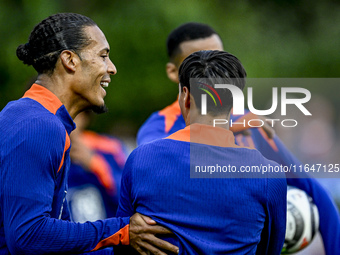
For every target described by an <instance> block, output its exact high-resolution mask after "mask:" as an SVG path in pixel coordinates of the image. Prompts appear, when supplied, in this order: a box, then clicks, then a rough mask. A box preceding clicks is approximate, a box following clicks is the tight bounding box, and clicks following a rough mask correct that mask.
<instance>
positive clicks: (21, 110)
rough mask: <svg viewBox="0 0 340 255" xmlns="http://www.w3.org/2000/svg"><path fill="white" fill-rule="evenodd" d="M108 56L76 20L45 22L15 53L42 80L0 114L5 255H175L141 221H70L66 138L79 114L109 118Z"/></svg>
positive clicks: (0, 235)
mask: <svg viewBox="0 0 340 255" xmlns="http://www.w3.org/2000/svg"><path fill="white" fill-rule="evenodd" d="M109 51H110V47H109V44H108V42H107V40H106V38H105V35H104V34H103V32H102V31H101V30H100V29H99V27H98V26H97V25H96V24H95V22H94V21H92V20H91V19H90V18H88V17H85V16H83V15H79V14H73V13H61V14H56V15H52V16H50V17H48V18H46V19H45V20H43V21H42V22H40V23H39V24H38V25H37V26H36V27H35V28H34V29H33V31H32V32H31V35H30V37H29V41H28V43H26V44H23V45H20V46H19V47H18V49H17V56H18V58H19V59H20V60H22V61H23V62H24V63H25V64H27V65H32V66H33V67H34V68H35V70H36V71H37V72H38V77H37V80H36V81H35V83H34V84H33V85H32V87H31V88H30V89H29V90H28V91H27V92H26V93H25V95H24V96H23V98H21V99H19V100H17V101H13V102H10V103H8V104H7V106H6V107H5V108H4V109H3V110H2V111H1V112H0V123H1V125H0V148H1V150H0V173H1V175H0V208H1V211H0V253H1V254H51V253H53V254H56V253H59V254H65V253H69V252H75V253H79V252H89V251H96V254H98V253H100V254H110V253H112V251H108V250H102V251H97V250H99V249H101V248H104V247H108V246H114V245H118V244H122V245H128V244H129V243H130V244H131V246H133V247H134V248H135V249H137V250H138V251H140V253H141V254H147V253H145V252H144V250H150V251H151V252H152V253H154V254H165V253H163V252H161V251H160V250H159V249H166V250H170V251H173V252H176V251H177V248H176V247H175V246H173V245H170V244H169V243H166V242H164V241H162V240H160V239H158V238H156V237H155V236H154V234H156V233H157V234H168V233H169V231H168V230H166V229H165V228H163V227H161V226H158V225H155V222H154V221H152V220H151V219H150V218H148V217H145V216H142V215H140V214H135V215H133V216H132V217H131V218H129V217H125V218H111V219H106V220H100V221H96V222H86V223H82V224H80V223H74V222H71V221H70V217H69V213H68V209H67V201H66V200H65V197H66V193H67V176H68V171H69V167H70V155H69V153H70V147H71V143H70V138H69V135H70V133H71V131H72V130H73V129H75V124H74V122H73V119H74V118H75V117H76V116H77V114H78V113H80V112H82V111H84V110H87V109H92V110H94V111H96V112H105V111H106V107H105V103H104V97H105V95H106V91H105V88H106V87H108V85H109V83H110V81H111V79H110V76H111V75H114V74H116V72H117V70H116V67H115V66H114V64H113V63H112V62H111V60H110V58H109ZM9 127H10V128H9ZM156 246H157V247H159V248H156Z"/></svg>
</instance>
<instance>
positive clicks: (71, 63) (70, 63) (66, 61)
mask: <svg viewBox="0 0 340 255" xmlns="http://www.w3.org/2000/svg"><path fill="white" fill-rule="evenodd" d="M60 60H61V64H62V65H63V66H64V68H66V69H67V70H69V71H73V72H75V71H76V66H77V64H78V63H79V62H80V58H79V56H78V55H77V54H76V53H75V52H73V51H70V50H64V51H62V52H61V53H60Z"/></svg>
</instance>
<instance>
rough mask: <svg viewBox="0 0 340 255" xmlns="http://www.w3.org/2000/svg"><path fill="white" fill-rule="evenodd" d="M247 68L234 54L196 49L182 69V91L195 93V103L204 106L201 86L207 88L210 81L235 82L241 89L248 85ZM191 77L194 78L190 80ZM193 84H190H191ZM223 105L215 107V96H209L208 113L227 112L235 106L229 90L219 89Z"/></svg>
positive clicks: (214, 82) (180, 78) (210, 83)
mask: <svg viewBox="0 0 340 255" xmlns="http://www.w3.org/2000/svg"><path fill="white" fill-rule="evenodd" d="M246 76H247V74H246V70H245V69H244V67H243V66H242V64H241V62H240V61H239V60H238V58H237V57H235V56H234V55H232V54H230V53H228V52H225V51H218V50H208V51H197V52H194V53H192V54H191V55H189V56H188V57H187V58H186V59H185V60H184V61H183V63H182V64H181V66H180V68H179V81H180V85H181V90H182V91H183V87H187V88H188V90H189V91H190V93H191V94H192V95H193V97H194V100H195V103H196V106H197V107H198V108H200V107H201V94H202V93H205V92H204V91H202V90H200V88H204V89H207V90H209V89H208V88H207V86H205V85H204V84H208V85H209V86H211V87H214V84H217V83H218V84H233V85H236V86H237V87H239V88H240V89H241V90H243V89H244V87H245V78H246ZM191 78H195V79H194V80H191V82H190V79H191ZM190 85H191V86H190ZM216 91H217V93H218V94H219V96H220V98H221V101H222V106H221V105H220V104H219V103H218V104H217V106H215V103H214V101H213V99H211V98H210V97H209V96H208V97H207V112H208V113H209V114H211V115H215V116H216V115H218V114H223V113H226V114H228V113H229V112H230V110H231V108H232V106H233V97H232V94H231V92H230V91H229V89H217V90H216Z"/></svg>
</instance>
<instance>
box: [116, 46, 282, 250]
mask: <svg viewBox="0 0 340 255" xmlns="http://www.w3.org/2000/svg"><path fill="white" fill-rule="evenodd" d="M245 76H246V72H245V70H244V68H243V66H242V65H241V63H240V61H239V60H238V59H237V58H236V57H235V56H233V55H231V54H229V53H227V52H224V51H199V52H195V53H193V54H191V55H190V56H189V57H187V58H186V59H185V60H184V62H183V63H182V65H181V67H180V69H179V77H180V84H179V98H178V101H179V105H180V109H181V113H182V116H183V118H184V120H185V123H186V128H184V129H181V130H179V131H177V132H175V133H173V134H172V135H170V136H168V137H167V138H165V139H158V140H156V141H153V142H150V143H146V144H144V145H141V146H139V147H137V149H136V150H134V151H133V152H132V153H131V155H130V156H129V158H128V161H127V163H126V166H125V168H124V172H123V177H122V190H121V199H120V203H119V208H118V212H117V216H119V217H126V216H130V215H132V214H133V213H135V212H136V211H137V212H140V213H143V214H145V215H149V216H150V217H152V218H153V219H154V220H156V221H157V222H159V223H161V224H162V225H164V226H166V227H168V228H169V229H171V230H172V231H173V233H174V234H175V235H176V237H174V238H173V243H174V244H176V245H177V246H179V252H180V254H191V255H192V254H255V253H256V254H259V255H266V254H268V255H275V254H277V255H278V254H280V253H281V249H282V246H283V242H284V238H285V227H286V205H287V202H286V191H287V184H286V179H285V175H284V173H279V174H275V175H271V174H265V175H263V176H261V177H260V178H259V175H258V174H256V173H255V174H253V173H245V174H243V175H242V174H241V175H237V174H235V175H233V174H230V175H229V178H224V177H225V176H224V177H222V176H220V178H217V177H212V178H209V173H208V175H207V173H202V176H203V177H201V178H191V177H190V173H191V167H195V169H196V167H197V166H216V165H219V166H227V165H232V166H235V169H237V170H235V171H236V172H238V171H240V169H241V167H242V166H244V165H246V166H251V165H258V166H260V164H262V165H271V166H278V165H277V163H275V162H273V161H269V160H267V159H266V158H264V157H263V156H262V155H261V154H260V153H259V152H258V151H257V150H255V149H250V148H246V147H241V146H237V145H235V138H234V135H233V133H232V132H231V131H229V125H228V124H226V125H224V126H222V125H221V126H219V127H214V126H213V121H212V120H213V119H229V115H230V111H231V108H232V104H233V99H232V95H231V92H230V91H229V90H228V89H220V90H219V95H220V97H221V101H222V103H223V106H222V105H218V106H217V107H209V103H208V107H207V109H208V112H207V114H206V115H201V114H200V112H201V110H200V100H201V99H200V94H199V93H197V92H198V91H199V89H200V88H205V87H204V85H201V82H205V80H204V78H211V80H209V82H207V83H208V85H210V86H213V82H214V79H213V78H221V79H220V81H224V82H227V84H234V85H235V86H237V87H238V88H240V89H241V90H243V88H244V86H245V79H244V78H245ZM190 78H200V80H199V82H195V83H194V84H192V83H189V81H190ZM202 78H203V79H202ZM222 79H223V80H222ZM190 85H191V86H190ZM211 102H212V100H211ZM222 175H223V173H222ZM226 175H228V173H226ZM237 177H243V178H237ZM122 254H127V253H122Z"/></svg>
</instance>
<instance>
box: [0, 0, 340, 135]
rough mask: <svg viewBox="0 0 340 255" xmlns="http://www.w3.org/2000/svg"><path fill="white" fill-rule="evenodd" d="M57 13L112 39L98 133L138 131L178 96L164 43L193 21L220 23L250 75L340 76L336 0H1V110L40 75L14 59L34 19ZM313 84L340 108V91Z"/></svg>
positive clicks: (228, 43)
mask: <svg viewBox="0 0 340 255" xmlns="http://www.w3.org/2000/svg"><path fill="white" fill-rule="evenodd" d="M56 12H77V13H81V14H84V15H87V16H89V17H91V18H92V19H93V20H94V21H95V22H96V23H97V24H98V25H99V26H100V27H101V29H102V30H103V31H104V33H105V34H106V36H107V39H108V41H109V43H110V46H111V53H110V57H111V59H112V61H113V62H114V63H115V65H116V66H117V69H118V74H117V75H116V76H114V77H112V82H111V84H110V87H109V88H108V95H107V97H106V102H107V105H108V107H109V109H110V111H109V113H107V114H105V115H103V116H101V117H100V118H99V117H98V118H96V120H95V121H94V122H93V124H92V128H93V129H95V130H97V131H103V132H110V131H112V130H113V129H115V130H116V131H117V129H119V127H122V128H121V129H119V131H120V132H125V133H130V134H135V132H136V130H137V129H138V127H139V126H140V125H141V124H142V123H143V122H144V121H145V119H146V118H147V117H148V116H149V115H150V113H151V112H153V111H155V110H158V109H161V108H163V107H164V106H166V105H167V104H169V103H171V102H173V101H174V100H175V98H176V95H177V92H178V90H177V87H176V86H175V85H174V84H172V83H171V82H170V81H168V79H167V77H166V74H165V64H166V62H167V55H166V48H165V41H166V37H167V35H168V33H169V32H170V31H171V30H172V29H174V28H175V27H177V26H178V25H180V24H182V23H184V22H188V21H197V22H202V23H208V24H210V25H211V26H212V27H214V28H215V29H216V30H217V31H218V32H219V33H220V35H221V37H222V39H223V41H224V46H225V50H227V51H229V52H231V53H233V54H235V55H237V56H238V57H239V58H240V59H241V61H242V63H243V64H244V65H245V67H246V69H247V72H248V76H249V77H273V78H274V77H338V76H339V70H340V55H339V54H338V53H337V50H338V48H339V45H340V31H339V29H338V27H337V24H339V23H340V15H339V13H340V4H339V2H338V1H335V0H325V1H321V0H319V1H313V3H312V2H310V1H307V0H288V1H286V0H285V1H284V0H275V1H268V0H240V1H233V2H231V1H224V0H211V1H195V0H173V1H165V0H157V1H156V0H150V1H143V0H131V1H128V2H126V1H117V0H110V1H109V0H100V1H99V0H92V1H80V0H61V1H43V0H2V1H0V31H1V34H2V35H1V36H0V45H1V53H2V54H1V55H0V80H1V83H2V84H1V86H0V95H1V97H0V109H1V108H3V107H4V106H5V105H6V103H7V102H8V101H10V100H14V99H16V98H18V97H20V96H21V95H22V93H23V91H24V87H25V84H27V83H28V82H29V81H30V80H31V78H32V77H33V76H34V75H35V71H34V70H33V68H32V67H29V68H28V67H26V66H24V65H23V64H22V63H21V62H20V61H19V60H18V59H17V58H16V54H15V51H16V47H17V46H18V45H19V44H21V43H26V42H27V39H28V36H29V33H30V32H31V30H32V28H33V26H34V25H35V24H36V23H38V22H39V21H40V20H42V19H43V18H45V17H47V16H48V15H51V14H53V13H56ZM262 89H264V88H262ZM313 89H314V90H316V91H318V92H320V93H323V94H325V95H326V96H327V98H329V100H331V101H332V102H333V104H334V105H335V106H336V107H338V108H339V107H340V102H339V100H338V98H337V94H338V93H339V91H337V93H335V92H334V91H329V90H325V89H323V88H322V87H320V86H319V87H318V86H314V88H313ZM339 90H340V89H339ZM259 94H261V93H259ZM255 100H256V99H255ZM259 107H260V106H259Z"/></svg>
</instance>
